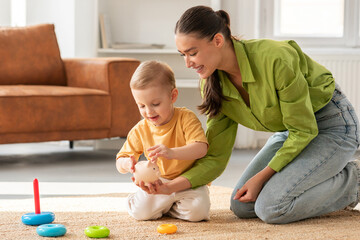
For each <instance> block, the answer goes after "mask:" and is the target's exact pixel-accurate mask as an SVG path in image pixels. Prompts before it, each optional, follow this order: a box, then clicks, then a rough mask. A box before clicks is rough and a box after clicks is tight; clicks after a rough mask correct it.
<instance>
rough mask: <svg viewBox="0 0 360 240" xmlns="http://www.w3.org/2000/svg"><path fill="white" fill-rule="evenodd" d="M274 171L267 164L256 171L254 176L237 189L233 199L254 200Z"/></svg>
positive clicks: (241, 200)
mask: <svg viewBox="0 0 360 240" xmlns="http://www.w3.org/2000/svg"><path fill="white" fill-rule="evenodd" d="M275 173H276V172H275V171H274V170H273V169H271V168H270V167H269V166H267V167H266V168H264V169H263V170H261V171H260V172H258V173H257V174H256V175H255V176H253V177H252V178H250V179H249V180H248V181H247V182H246V183H245V184H244V185H243V186H242V187H241V188H240V189H238V190H237V192H236V194H235V196H234V200H239V201H240V202H255V201H256V199H257V197H258V196H259V194H260V192H261V189H262V188H263V186H264V184H265V183H266V182H267V181H268V180H269V179H270V178H271V177H272V176H273V175H274V174H275Z"/></svg>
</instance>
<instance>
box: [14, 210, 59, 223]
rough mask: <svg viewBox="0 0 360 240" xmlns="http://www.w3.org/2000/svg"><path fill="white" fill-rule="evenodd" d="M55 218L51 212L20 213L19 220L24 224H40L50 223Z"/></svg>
mask: <svg viewBox="0 0 360 240" xmlns="http://www.w3.org/2000/svg"><path fill="white" fill-rule="evenodd" d="M54 220H55V214H54V213H52V212H41V213H38V214H36V213H26V214H24V215H22V217H21V221H22V222H23V223H24V224H26V225H41V224H45V223H52V222H53V221H54Z"/></svg>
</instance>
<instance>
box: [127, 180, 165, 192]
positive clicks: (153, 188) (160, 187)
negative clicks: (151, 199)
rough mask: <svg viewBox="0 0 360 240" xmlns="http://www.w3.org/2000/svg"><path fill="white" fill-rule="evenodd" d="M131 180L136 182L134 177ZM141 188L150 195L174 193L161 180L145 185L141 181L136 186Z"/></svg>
mask: <svg viewBox="0 0 360 240" xmlns="http://www.w3.org/2000/svg"><path fill="white" fill-rule="evenodd" d="M131 180H132V181H133V182H135V178H134V177H132V178H131ZM136 185H137V186H138V187H139V188H141V189H142V190H143V191H145V192H147V193H148V194H166V195H169V194H171V193H172V191H171V189H170V188H169V187H168V185H167V184H165V183H163V182H162V181H161V180H160V179H158V180H157V181H156V182H154V183H148V184H145V183H144V182H143V181H140V182H139V183H138V184H136Z"/></svg>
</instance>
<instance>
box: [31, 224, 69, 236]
mask: <svg viewBox="0 0 360 240" xmlns="http://www.w3.org/2000/svg"><path fill="white" fill-rule="evenodd" d="M36 232H37V234H39V235H40V236H43V237H59V236H63V235H65V233H66V227H65V226H64V225H62V224H43V225H40V226H38V227H37V228H36Z"/></svg>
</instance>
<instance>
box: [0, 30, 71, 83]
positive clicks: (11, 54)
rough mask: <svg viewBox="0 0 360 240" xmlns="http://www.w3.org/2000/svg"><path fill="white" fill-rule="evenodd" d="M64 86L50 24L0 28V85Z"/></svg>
mask: <svg viewBox="0 0 360 240" xmlns="http://www.w3.org/2000/svg"><path fill="white" fill-rule="evenodd" d="M15 84H26V85H66V75H65V68H64V64H63V62H62V60H61V57H60V50H59V46H58V43H57V40H56V35H55V30H54V25H53V24H41V25H35V26H27V27H9V28H4V27H3V28H0V85H15Z"/></svg>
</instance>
